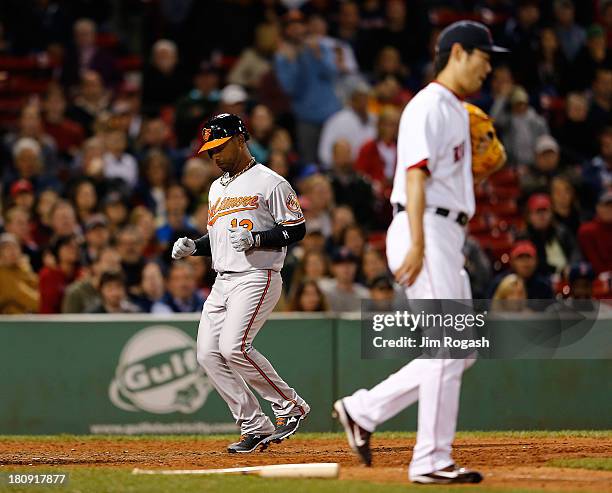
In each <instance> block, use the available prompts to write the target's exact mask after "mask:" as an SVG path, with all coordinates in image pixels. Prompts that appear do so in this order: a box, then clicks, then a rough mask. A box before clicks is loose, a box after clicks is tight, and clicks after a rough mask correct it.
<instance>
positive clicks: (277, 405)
mask: <svg viewBox="0 0 612 493" xmlns="http://www.w3.org/2000/svg"><path fill="white" fill-rule="evenodd" d="M202 134H203V138H204V144H203V145H202V147H201V149H200V152H204V151H207V152H208V153H209V155H210V157H211V159H212V160H213V161H214V162H215V164H216V165H217V166H219V168H221V170H222V171H223V172H224V174H223V175H222V176H221V177H220V178H218V179H217V180H215V181H214V183H213V184H212V185H211V187H210V191H209V193H208V200H209V212H208V233H207V234H206V235H204V236H203V237H201V238H199V239H197V240H195V241H194V240H191V239H189V238H180V239H178V240H177V241H176V243H175V244H174V247H173V250H172V257H173V258H174V259H180V258H182V257H185V256H189V255H208V256H212V266H213V269H215V270H216V271H217V278H216V280H215V283H214V285H213V288H212V291H211V293H210V295H209V297H208V298H207V300H206V303H205V304H204V309H203V311H202V318H201V320H200V326H199V329H198V341H197V359H198V363H199V364H200V365H201V366H202V367H203V368H204V370H205V371H206V373H207V374H208V376H209V378H210V380H211V381H212V383H213V385H214V387H215V389H216V390H217V392H219V395H221V397H223V399H224V400H225V402H226V403H227V405H228V406H229V408H230V410H231V412H232V415H233V416H234V419H235V420H236V422H237V423H238V424H239V425H240V429H241V436H240V440H239V441H238V442H236V443H233V444H231V445H230V446H229V447H228V451H229V452H231V453H236V452H238V453H245V452H252V451H253V450H256V449H257V448H260V447H261V448H262V449H263V448H265V447H267V446H268V445H269V444H270V443H271V442H276V443H278V442H280V441H281V440H283V439H285V438H287V437H289V436H290V435H292V434H293V433H295V432H296V431H297V429H298V427H299V425H300V422H301V421H302V419H304V418H305V417H306V415H307V414H308V412H309V411H310V407H309V406H308V404H307V403H306V402H305V401H304V399H302V398H301V397H300V396H299V395H298V394H297V393H296V391H295V390H294V389H292V388H291V387H289V385H287V384H286V383H285V381H284V380H283V379H282V378H281V377H280V376H279V375H278V373H277V372H276V370H275V369H274V368H273V367H272V365H271V364H270V362H269V361H268V360H267V359H266V358H265V356H263V355H262V354H261V353H260V352H259V351H257V350H256V349H255V348H254V347H253V345H252V342H253V339H254V338H255V336H256V335H257V332H259V329H261V327H262V326H263V324H264V323H265V321H266V319H267V318H268V316H269V315H270V313H271V312H272V310H273V309H274V307H275V305H276V303H277V301H278V299H279V297H280V294H281V288H282V280H281V276H280V270H281V268H282V266H283V261H284V259H285V255H286V253H287V245H290V244H291V243H295V242H297V241H299V240H301V239H302V238H303V237H304V234H305V232H306V227H305V220H304V216H303V214H302V210H301V208H300V204H299V202H298V200H297V197H296V194H295V192H294V191H293V189H292V188H291V186H290V185H289V183H288V182H287V181H286V180H285V179H284V178H283V177H282V176H280V175H278V174H277V173H275V172H274V171H272V170H270V169H269V168H267V167H266V166H263V165H262V164H259V163H256V162H255V158H253V157H252V156H251V153H250V152H249V149H248V147H247V145H246V141H247V140H248V138H249V134H248V132H247V130H246V128H245V126H244V124H243V122H242V121H241V120H240V118H239V117H237V116H236V115H232V114H228V113H224V114H221V115H217V116H215V117H213V118H211V119H210V120H209V122H208V123H207V124H206V125H205V126H204V129H203V131H202ZM249 387H251V388H253V389H255V390H256V391H257V393H259V395H261V396H262V397H263V398H264V399H266V400H267V401H269V402H270V403H271V404H272V409H273V411H274V414H275V417H276V427H275V426H274V425H273V424H272V422H271V421H270V419H269V418H268V416H267V415H266V414H265V413H264V412H263V411H262V409H261V407H260V405H259V402H258V400H257V398H256V397H255V395H254V394H253V392H252V391H251V389H250V388H249Z"/></svg>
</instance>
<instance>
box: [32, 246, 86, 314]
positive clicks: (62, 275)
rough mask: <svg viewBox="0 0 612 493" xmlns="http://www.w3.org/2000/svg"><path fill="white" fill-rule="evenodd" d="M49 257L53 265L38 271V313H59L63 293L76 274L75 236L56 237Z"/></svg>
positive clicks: (76, 253)
mask: <svg viewBox="0 0 612 493" xmlns="http://www.w3.org/2000/svg"><path fill="white" fill-rule="evenodd" d="M51 255H52V257H53V259H54V261H55V262H54V264H55V265H47V266H45V267H43V268H42V270H41V271H40V282H39V289H40V313H61V308H62V299H63V297H64V291H65V290H66V287H67V286H68V285H69V284H70V283H71V282H72V281H74V280H75V278H76V276H77V272H78V260H79V247H78V245H77V241H76V236H74V235H66V236H59V237H57V238H56V239H55V240H54V241H53V243H52V244H51Z"/></svg>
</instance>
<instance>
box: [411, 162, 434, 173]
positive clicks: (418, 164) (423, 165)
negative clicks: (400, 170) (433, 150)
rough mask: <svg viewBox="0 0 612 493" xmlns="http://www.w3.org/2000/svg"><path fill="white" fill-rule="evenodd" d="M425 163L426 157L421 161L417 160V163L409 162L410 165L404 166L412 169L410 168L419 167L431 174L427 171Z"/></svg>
mask: <svg viewBox="0 0 612 493" xmlns="http://www.w3.org/2000/svg"><path fill="white" fill-rule="evenodd" d="M427 163H428V160H427V159H423V160H421V161H419V162H418V163H414V164H411V165H410V166H406V169H407V170H408V169H412V168H420V169H422V170H423V171H424V172H425V173H427V175H431V172H430V171H429V168H428V167H427Z"/></svg>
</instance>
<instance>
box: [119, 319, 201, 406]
mask: <svg viewBox="0 0 612 493" xmlns="http://www.w3.org/2000/svg"><path fill="white" fill-rule="evenodd" d="M211 390H212V386H211V384H210V382H209V381H208V377H207V376H206V374H205V373H204V371H203V370H202V369H201V368H200V367H199V366H198V363H197V360H196V344H195V341H194V340H193V339H192V338H191V337H189V336H188V335H187V334H185V332H183V331H182V330H179V329H177V328H176V327H171V326H169V325H154V326H151V327H147V328H145V329H142V330H141V331H139V332H137V333H136V334H135V335H134V336H132V338H131V339H130V340H129V341H128V342H127V343H126V345H125V346H124V348H123V351H121V355H120V356H119V364H118V366H117V370H116V371H115V378H114V379H113V381H112V382H111V384H110V387H109V389H108V394H109V397H110V400H111V401H112V403H113V404H114V405H115V406H117V407H118V408H120V409H123V410H125V411H146V412H150V413H156V414H166V413H173V412H181V413H193V412H195V411H197V410H198V409H200V408H201V407H202V406H203V405H204V402H206V398H207V397H208V394H209V393H210V391H211Z"/></svg>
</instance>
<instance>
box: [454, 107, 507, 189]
mask: <svg viewBox="0 0 612 493" xmlns="http://www.w3.org/2000/svg"><path fill="white" fill-rule="evenodd" d="M463 105H464V106H465V107H466V109H467V110H468V113H469V115H470V137H471V141H472V172H473V173H474V177H475V178H484V177H486V176H488V175H490V174H491V173H493V172H494V171H497V170H498V169H499V168H501V167H502V166H503V165H504V163H505V162H506V151H505V149H504V145H503V144H502V143H501V141H500V140H499V139H498V138H497V134H496V133H495V127H494V126H493V120H492V119H491V117H490V116H489V115H487V114H486V113H485V112H484V111H482V110H481V109H480V108H479V107H478V106H475V105H473V104H470V103H463Z"/></svg>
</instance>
